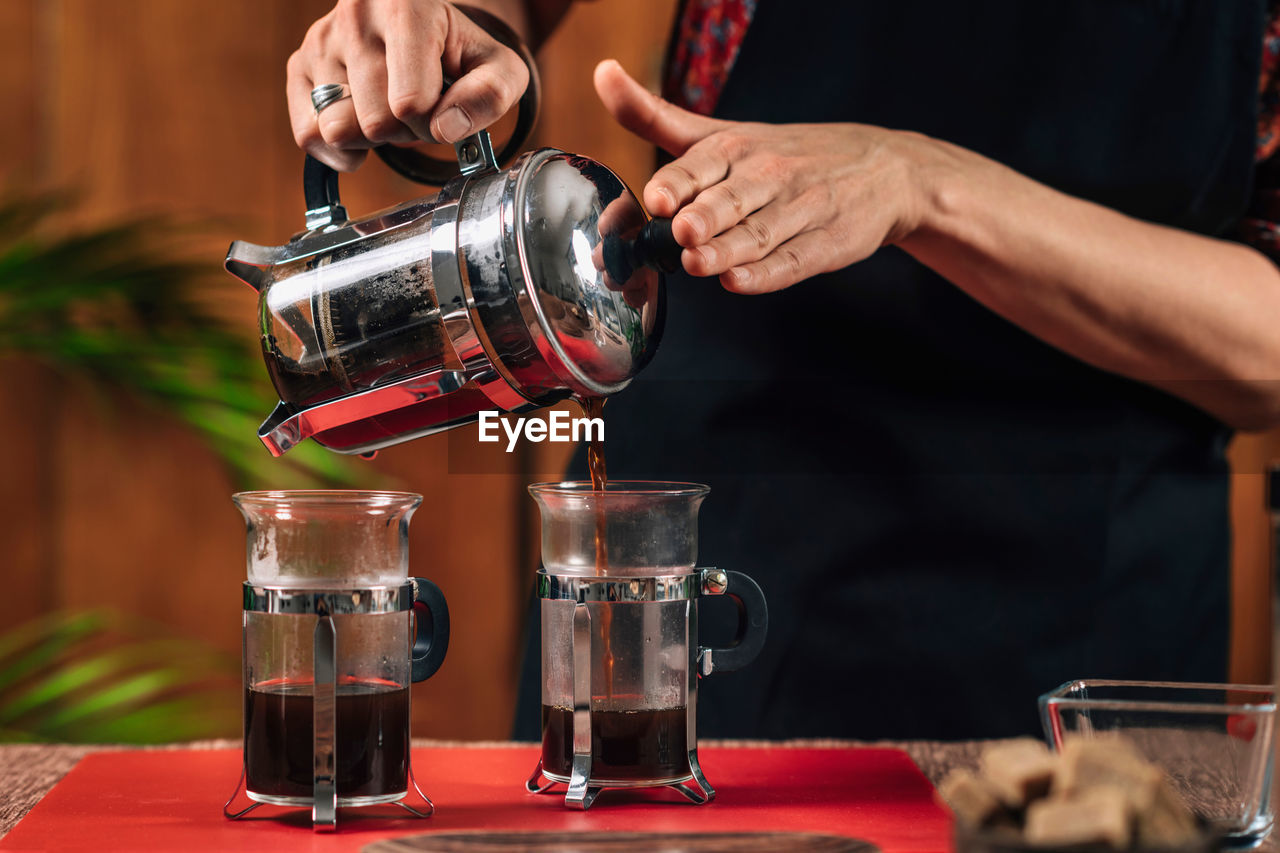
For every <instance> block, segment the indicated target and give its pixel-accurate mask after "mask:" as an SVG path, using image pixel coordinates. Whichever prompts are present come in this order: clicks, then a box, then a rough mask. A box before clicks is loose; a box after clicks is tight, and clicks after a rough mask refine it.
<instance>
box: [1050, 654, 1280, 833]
mask: <svg viewBox="0 0 1280 853" xmlns="http://www.w3.org/2000/svg"><path fill="white" fill-rule="evenodd" d="M1275 711H1276V703H1275V690H1274V688H1273V687H1271V686H1270V685H1256V684H1254V685H1249V684H1199V683H1179V682H1164V681H1110V680H1104V679H1085V680H1081V681H1069V682H1067V683H1066V684H1063V685H1062V686H1061V687H1058V688H1057V689H1056V690H1051V691H1050V692H1048V693H1046V694H1044V695H1043V696H1041V697H1040V717H1041V721H1042V722H1043V724H1044V731H1045V736H1046V737H1047V738H1048V740H1049V743H1050V745H1051V746H1052V747H1053V748H1054V749H1055V750H1057V749H1061V748H1062V744H1063V741H1064V740H1067V739H1069V738H1072V737H1091V736H1093V735H1097V734H1103V733H1108V734H1115V733H1119V734H1121V735H1123V736H1124V737H1126V738H1128V739H1129V740H1130V741H1132V743H1133V744H1134V745H1135V746H1136V747H1137V748H1138V749H1139V750H1140V751H1141V752H1142V754H1143V755H1144V756H1145V757H1146V759H1147V760H1148V761H1150V762H1152V763H1154V764H1156V765H1158V766H1159V767H1161V768H1162V769H1163V770H1164V771H1165V773H1166V774H1167V775H1168V777H1169V779H1170V781H1171V782H1172V783H1173V785H1174V787H1175V788H1176V789H1177V791H1178V793H1179V794H1181V795H1182V798H1183V800H1184V801H1185V802H1186V803H1187V805H1188V806H1190V807H1191V809H1192V810H1193V811H1194V812H1195V813H1196V814H1197V815H1198V816H1199V817H1200V818H1201V819H1203V820H1204V821H1206V822H1207V823H1208V824H1209V826H1210V827H1211V828H1212V829H1213V830H1215V831H1216V832H1219V833H1221V836H1222V842H1223V845H1224V846H1225V847H1228V848H1235V849H1240V848H1247V847H1253V846H1256V845H1257V844H1259V843H1261V842H1262V840H1263V839H1265V838H1266V837H1267V835H1268V833H1270V832H1271V826H1272V823H1273V815H1272V809H1271V773H1272V766H1273V763H1274V762H1273V744H1274V737H1275Z"/></svg>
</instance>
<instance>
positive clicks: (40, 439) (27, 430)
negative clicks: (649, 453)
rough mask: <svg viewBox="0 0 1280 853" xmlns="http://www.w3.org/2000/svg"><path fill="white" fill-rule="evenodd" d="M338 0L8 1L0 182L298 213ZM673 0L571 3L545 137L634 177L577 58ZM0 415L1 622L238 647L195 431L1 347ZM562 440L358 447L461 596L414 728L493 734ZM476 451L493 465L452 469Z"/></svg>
mask: <svg viewBox="0 0 1280 853" xmlns="http://www.w3.org/2000/svg"><path fill="white" fill-rule="evenodd" d="M330 5H331V0H273V2H263V0H219V2H218V3H197V2H189V0H112V2H109V3H106V2H101V0H3V2H0V186H19V187H21V186H59V187H74V188H76V189H77V190H78V191H80V193H81V195H82V198H83V201H84V204H83V205H82V206H81V208H80V212H79V214H78V219H79V221H80V222H82V223H86V224H92V223H101V222H108V221H111V220H113V219H116V218H118V217H122V216H128V215H133V214H139V213H162V214H165V215H167V216H172V217H175V218H187V217H201V218H202V219H203V221H205V222H208V223H210V224H208V225H207V226H206V227H205V229H204V234H205V237H204V240H205V242H207V257H208V260H209V263H210V264H211V265H216V264H219V263H220V261H221V258H222V255H223V253H224V252H225V249H226V246H227V244H228V243H229V242H230V240H231V239H233V238H237V237H239V238H246V239H251V240H253V241H254V242H260V243H279V242H283V241H284V240H285V239H287V237H288V235H290V234H291V233H293V232H295V231H296V230H298V229H299V228H300V227H301V224H302V223H301V220H302V198H301V188H300V186H299V184H300V173H301V157H300V155H299V153H298V152H297V150H296V149H295V148H294V147H293V143H292V140H291V137H290V134H289V128H288V121H287V118H286V110H285V102H284V95H283V80H284V64H285V59H286V58H287V56H288V55H289V53H290V52H291V51H292V50H293V48H294V47H295V46H296V45H297V44H298V43H299V42H300V41H301V38H302V35H303V33H304V32H305V30H306V28H307V26H308V25H309V23H310V22H311V21H312V20H313V19H315V18H316V17H318V16H319V15H321V14H323V13H324V12H325V11H327V9H328V7H329V6H330ZM674 5H675V0H646V2H644V3H633V2H627V0H600V2H596V3H590V4H579V5H578V6H576V7H575V8H574V10H573V11H572V12H571V14H570V16H569V18H568V19H567V20H566V22H565V24H564V25H563V26H562V27H561V29H560V30H559V31H558V32H557V34H556V35H555V36H554V37H553V39H552V40H551V41H550V42H549V43H548V44H547V45H545V46H544V48H543V50H542V51H541V56H540V59H541V69H542V74H543V82H544V91H545V93H546V103H545V106H544V110H543V115H542V121H541V124H540V127H539V138H538V140H537V141H538V142H539V143H541V144H554V145H556V146H558V147H562V148H565V149H568V150H573V151H578V152H581V153H584V154H588V155H590V156H593V157H595V158H597V159H599V160H601V161H603V162H605V163H607V164H609V165H611V166H613V167H614V168H615V169H616V170H617V171H618V172H620V173H621V174H622V176H623V177H624V178H625V179H626V180H627V182H628V183H629V184H630V185H631V186H633V187H639V186H640V185H642V184H643V182H644V180H645V178H646V177H647V176H648V174H649V172H650V164H651V162H652V152H651V150H650V149H649V148H648V146H646V145H644V144H643V143H640V142H638V141H636V140H634V139H632V138H631V137H629V136H628V135H627V134H625V133H624V132H622V131H621V130H619V129H618V128H617V127H615V126H614V125H613V124H612V122H611V121H610V120H609V118H608V116H607V115H606V114H605V112H604V110H603V109H602V108H601V107H600V106H599V104H598V102H597V101H596V99H595V97H594V94H593V92H592V90H591V82H590V81H591V69H592V68H593V67H594V65H595V63H596V62H598V61H599V60H600V59H603V58H606V57H610V56H613V57H617V58H618V59H620V60H621V61H622V62H623V64H624V65H625V66H626V67H628V68H629V69H632V70H633V72H634V73H636V74H637V75H639V76H641V77H642V78H643V79H646V80H648V81H649V82H650V83H651V84H652V83H655V82H656V77H657V69H658V65H659V62H660V55H661V50H662V46H663V42H664V39H665V35H666V32H667V30H668V27H669V25H670V20H671V15H672V10H673V7H674ZM424 192H427V191H424V190H423V189H421V188H418V187H415V186H413V185H411V184H408V183H406V182H404V181H402V180H401V179H399V178H397V177H396V176H394V175H393V174H392V173H390V172H389V171H388V170H386V169H385V168H384V167H383V166H382V165H381V164H380V163H377V162H374V161H371V162H370V165H368V166H366V167H365V168H363V169H362V170H361V171H360V172H359V173H358V174H357V175H356V176H352V177H347V178H344V181H343V198H344V200H345V201H346V203H347V206H348V208H349V209H350V210H351V211H353V213H359V212H362V211H370V210H373V209H376V208H379V207H383V206H385V205H388V204H392V203H395V202H398V201H402V200H404V199H407V198H411V197H413V196H415V195H422V194H424ZM214 298H216V299H218V300H220V301H221V302H222V304H223V305H224V306H225V308H226V311H227V312H228V315H229V316H231V317H233V318H236V320H237V321H238V322H241V323H242V324H243V326H244V329H245V334H246V337H247V338H251V337H252V334H253V323H254V294H253V293H252V292H251V291H250V290H249V289H248V288H245V287H243V286H242V285H239V284H238V283H236V282H234V281H233V280H231V279H230V278H229V277H228V278H227V280H226V282H225V284H224V285H223V286H222V288H221V289H220V290H219V291H218V292H217V293H216V294H214ZM0 413H3V417H0V448H3V452H4V459H3V464H2V466H0V547H2V548H3V551H0V553H2V554H3V556H0V577H3V580H4V583H5V587H6V596H5V599H4V601H3V603H0V625H12V624H15V623H17V622H20V621H22V620H23V619H25V618H27V617H30V616H33V615H37V614H39V613H42V612H47V611H50V610H53V609H57V608H76V607H87V606H98V605H109V606H113V607H116V608H118V609H121V610H123V611H125V612H129V613H133V614H137V616H138V617H139V618H145V619H148V620H152V621H156V622H160V623H162V624H163V625H165V626H167V627H168V628H169V629H171V630H173V631H174V632H181V633H184V634H186V635H189V636H192V637H196V638H199V639H202V640H205V641H207V642H209V643H212V644H214V645H216V646H218V647H221V648H223V649H226V650H227V651H228V652H237V651H238V648H239V620H240V617H239V595H238V590H237V587H238V585H239V583H240V581H241V579H242V578H243V572H244V560H243V544H242V543H243V539H242V535H243V534H242V523H241V520H240V517H239V514H238V513H237V512H236V511H235V509H234V508H233V507H232V505H231V503H230V501H229V499H228V497H229V494H230V492H231V491H232V488H231V484H230V482H229V480H228V479H227V477H226V475H225V473H224V471H223V470H222V469H221V467H220V465H219V463H218V462H217V461H216V459H215V458H214V457H213V456H212V455H211V454H210V453H209V452H208V451H207V450H205V449H204V447H203V446H202V445H201V444H200V443H199V441H198V440H197V439H195V438H194V437H192V436H191V435H189V434H188V433H187V432H186V431H185V430H183V429H181V428H179V427H176V426H174V425H173V424H171V423H170V422H168V421H167V420H166V418H165V417H164V415H163V413H159V412H153V411H143V410H141V409H139V408H137V407H130V406H128V405H125V406H109V405H105V404H104V401H102V400H101V399H100V398H98V397H95V394H94V393H93V391H92V389H88V388H84V387H79V386H77V385H76V384H75V383H74V382H69V381H67V380H66V379H64V378H62V377H58V376H55V375H53V374H51V373H50V372H48V371H46V370H43V369H41V368H39V367H38V366H35V365H31V364H28V363H24V362H19V361H17V360H15V359H13V358H8V359H4V358H0ZM266 414H267V413H266V412H265V411H264V412H263V415H264V417H265V415H266ZM263 452H264V453H265V451H263ZM564 455H565V454H564V453H563V452H559V453H555V452H552V453H543V454H541V455H529V454H526V455H523V456H520V455H516V456H511V457H508V456H507V455H506V454H503V453H502V452H501V450H498V449H494V448H491V447H485V448H484V449H483V450H482V449H480V447H479V446H478V445H476V444H475V443H474V442H473V441H471V440H469V438H467V437H459V436H457V435H455V436H443V437H435V438H431V439H425V440H421V441H417V442H414V443H412V444H410V445H407V446H403V447H398V448H393V449H391V450H388V451H384V452H383V453H382V454H381V455H380V456H379V457H378V459H377V460H376V461H375V462H373V463H371V471H372V472H378V473H380V474H382V475H389V476H391V477H394V478H395V479H396V480H398V481H399V483H400V484H401V485H402V486H403V487H404V488H407V489H411V490H413V491H418V492H422V493H423V494H424V495H425V496H426V500H425V502H424V505H423V508H422V509H421V510H420V511H419V512H418V514H417V516H416V517H415V520H414V522H413V525H412V542H411V548H412V554H411V562H412V567H413V571H414V573H416V574H421V575H425V576H427V577H431V578H433V579H435V580H436V581H437V582H439V583H440V585H441V586H442V587H443V588H444V589H445V591H446V593H447V594H448V597H449V600H450V604H451V606H452V608H453V611H454V620H453V626H454V638H453V642H452V644H451V648H450V655H449V660H448V662H447V663H446V664H445V666H444V668H443V669H442V670H441V672H440V673H439V675H437V676H436V677H435V678H434V679H432V680H431V681H430V682H428V683H427V684H425V685H419V686H418V687H417V688H416V692H415V702H416V705H415V708H416V710H415V717H416V721H415V732H416V733H417V734H419V735H423V736H435V737H450V738H453V737H457V738H500V737H503V736H505V734H506V732H507V731H508V728H509V725H510V708H511V707H512V705H513V695H514V688H515V676H516V669H517V666H518V660H519V654H520V649H519V642H518V638H519V636H520V635H521V623H522V619H523V615H524V602H525V600H526V595H527V590H528V588H529V583H530V578H531V572H532V571H533V569H534V567H535V565H536V561H537V558H536V553H535V550H536V541H535V539H534V532H535V531H534V529H533V526H534V525H535V524H536V511H535V510H534V507H533V505H532V502H531V501H530V500H529V499H528V497H527V496H526V495H525V493H524V490H523V485H524V484H526V483H527V482H530V481H532V480H534V479H538V478H545V477H554V476H557V475H558V472H559V469H560V466H561V465H562V464H563V461H564ZM1277 456H1280V440H1277V439H1276V438H1275V436H1269V437H1268V436H1263V437H1255V438H1246V439H1241V440H1239V441H1238V442H1237V445H1236V447H1235V448H1234V449H1233V458H1234V459H1235V460H1236V462H1237V466H1238V474H1237V475H1236V477H1235V484H1236V488H1235V492H1234V496H1233V513H1234V518H1235V523H1236V530H1237V537H1236V564H1237V572H1236V584H1235V592H1234V615H1235V619H1234V626H1235V637H1234V646H1233V648H1234V651H1233V675H1234V677H1235V678H1236V679H1238V680H1247V681H1257V680H1269V671H1270V670H1269V666H1270V664H1269V649H1270V636H1271V623H1270V600H1271V595H1270V581H1269V572H1268V571H1267V560H1268V549H1267V529H1268V528H1267V524H1266V519H1265V516H1264V514H1263V511H1262V475H1261V473H1260V472H1261V471H1262V468H1263V465H1264V464H1265V462H1266V460H1268V459H1270V458H1274V457H1277ZM476 470H486V471H495V472H499V473H493V474H484V475H480V474H467V473H458V472H465V471H476ZM1082 675H1087V673H1082Z"/></svg>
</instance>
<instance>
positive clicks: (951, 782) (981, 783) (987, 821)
mask: <svg viewBox="0 0 1280 853" xmlns="http://www.w3.org/2000/svg"><path fill="white" fill-rule="evenodd" d="M938 793H939V794H940V795H941V796H942V799H944V800H946V801H947V805H949V806H951V811H953V812H955V815H956V820H958V821H960V822H961V823H963V824H964V825H965V826H970V827H975V828H976V827H982V826H989V825H991V824H992V823H993V822H996V821H998V820H999V819H1000V818H1002V817H1004V816H1005V815H1006V814H1007V812H1006V811H1005V808H1004V804H1003V803H1001V802H1000V798H999V797H998V796H997V795H996V792H995V789H993V788H992V787H991V785H990V784H988V783H987V782H986V780H984V779H981V778H979V777H977V776H975V775H974V774H973V773H971V772H969V771H968V770H953V771H951V773H949V774H948V775H947V778H946V779H943V780H942V784H941V785H939V786H938Z"/></svg>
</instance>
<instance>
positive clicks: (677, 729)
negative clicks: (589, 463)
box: [526, 481, 769, 809]
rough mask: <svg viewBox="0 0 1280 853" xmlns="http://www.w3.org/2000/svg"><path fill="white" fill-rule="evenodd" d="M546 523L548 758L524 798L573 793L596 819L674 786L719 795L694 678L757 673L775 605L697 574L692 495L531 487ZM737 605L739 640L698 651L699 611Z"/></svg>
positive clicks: (652, 487) (692, 491)
mask: <svg viewBox="0 0 1280 853" xmlns="http://www.w3.org/2000/svg"><path fill="white" fill-rule="evenodd" d="M529 491H530V493H531V494H532V495H533V497H534V500H536V501H537V503H538V508H539V510H540V511H541V514H542V564H543V567H542V569H541V570H539V572H538V575H537V588H538V596H539V598H540V606H541V619H542V755H541V758H540V760H539V761H538V765H537V767H536V768H535V769H534V772H533V775H532V776H531V777H530V778H529V780H528V782H527V783H526V787H527V788H528V790H529V791H531V792H533V793H542V792H544V791H547V790H549V789H550V788H551V787H552V786H554V785H555V784H557V783H566V784H567V785H568V790H567V792H566V795H565V803H566V804H567V805H569V806H571V807H574V808H580V809H587V808H590V806H591V804H592V803H593V802H594V801H595V798H596V796H597V795H598V794H599V792H600V791H601V790H602V789H604V788H637V787H659V786H670V787H672V788H674V789H675V790H677V791H679V792H680V793H681V794H683V795H684V796H685V797H687V798H688V799H690V800H692V801H693V802H695V803H705V802H709V801H710V800H712V799H713V798H714V797H715V790H714V789H713V788H712V787H711V785H710V784H708V782H707V779H706V776H705V775H704V774H703V772H702V768H701V766H700V764H699V762H698V748H697V747H698V743H697V725H696V724H697V714H696V709H697V691H698V678H699V676H706V675H710V674H711V673H712V672H713V671H731V670H735V669H739V668H741V667H743V666H746V665H747V664H749V663H750V662H751V661H752V660H753V659H754V658H755V657H756V655H757V654H758V653H759V652H760V649H761V648H762V647H763V646H764V641H765V635H766V633H767V631H768V621H769V615H768V607H767V604H766V602H765V598H764V594H763V593H762V592H761V591H760V587H759V586H757V585H756V583H755V582H754V581H753V580H751V578H749V577H747V576H746V575H743V574H740V573H738V572H733V571H725V570H722V569H713V568H697V567H696V565H697V556H698V509H699V507H700V505H701V504H702V501H703V499H704V498H705V497H706V496H707V494H708V492H709V491H710V490H709V489H708V488H707V487H706V486H702V485H697V484H692V483H657V482H625V481H614V482H609V483H608V484H607V485H604V486H603V488H601V489H596V488H593V487H592V484H591V483H589V482H582V483H539V484H536V485H533V486H530V487H529ZM711 595H727V596H729V597H730V598H732V599H733V600H734V601H735V603H736V604H737V605H738V619H739V624H738V631H737V637H738V638H737V641H736V642H735V643H734V644H733V645H731V646H728V647H726V648H710V647H706V646H702V645H699V642H698V600H699V599H700V598H701V597H703V596H711Z"/></svg>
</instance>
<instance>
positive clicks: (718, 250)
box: [681, 203, 810, 276]
mask: <svg viewBox="0 0 1280 853" xmlns="http://www.w3.org/2000/svg"><path fill="white" fill-rule="evenodd" d="M809 222H810V220H809V213H808V211H807V210H805V209H804V206H803V205H799V204H784V203H775V204H770V205H768V206H766V207H764V208H762V209H760V210H757V211H755V212H754V213H752V214H750V215H748V216H747V217H745V218H744V219H742V221H740V222H738V223H737V224H735V225H734V226H733V227H732V228H730V229H728V230H727V231H725V232H724V233H723V234H721V235H719V236H718V237H715V238H713V239H712V240H710V241H708V242H706V243H705V244H702V245H698V246H694V247H693V248H690V249H686V250H685V251H684V253H683V254H682V256H681V260H682V262H683V263H684V268H685V269H686V270H688V271H689V273H690V274H692V275H700V276H712V275H720V274H721V273H725V272H728V271H729V270H730V269H732V268H733V267H740V266H744V265H747V264H751V263H754V262H756V261H759V260H761V259H762V258H765V257H767V256H768V255H769V254H770V253H771V252H773V251H774V250H775V249H777V248H778V246H780V245H781V244H783V243H785V242H787V241H788V240H790V239H791V238H793V237H795V236H796V235H797V234H799V233H800V232H801V231H803V230H805V228H807V227H808V225H809Z"/></svg>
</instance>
